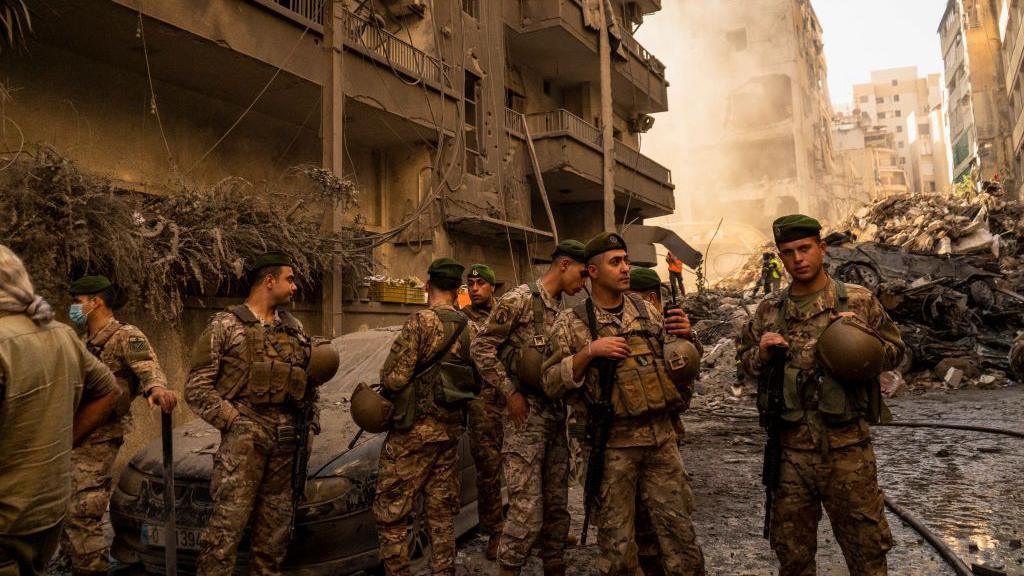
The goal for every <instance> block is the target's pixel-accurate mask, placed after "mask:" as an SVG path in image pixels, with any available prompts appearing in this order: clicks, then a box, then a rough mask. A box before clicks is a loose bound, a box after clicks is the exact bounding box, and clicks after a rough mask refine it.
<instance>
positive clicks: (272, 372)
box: [248, 360, 306, 406]
mask: <svg viewBox="0 0 1024 576" xmlns="http://www.w3.org/2000/svg"><path fill="white" fill-rule="evenodd" d="M248 392H249V400H250V401H251V402H252V403H253V405H257V406H258V405H263V404H284V403H285V402H286V401H288V400H289V399H290V400H292V401H294V402H301V401H302V399H303V398H305V397H306V371H305V370H303V369H302V368H299V367H297V366H292V365H291V364H289V363H287V362H281V361H279V360H264V361H260V362H252V363H251V364H250V366H249V386H248Z"/></svg>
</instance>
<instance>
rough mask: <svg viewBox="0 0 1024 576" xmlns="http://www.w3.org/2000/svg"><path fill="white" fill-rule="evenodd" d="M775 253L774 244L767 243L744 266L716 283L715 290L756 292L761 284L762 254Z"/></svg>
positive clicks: (753, 253) (752, 254)
mask: <svg viewBox="0 0 1024 576" xmlns="http://www.w3.org/2000/svg"><path fill="white" fill-rule="evenodd" d="M765 252H775V243H774V242H765V243H764V244H762V245H761V246H760V247H759V248H758V249H757V250H755V251H754V252H752V253H751V254H750V256H749V257H748V258H747V260H746V261H745V262H744V263H743V265H742V266H740V267H739V268H736V269H735V270H733V271H732V272H731V273H730V274H729V275H727V276H724V277H723V278H721V279H719V280H718V281H717V282H715V288H718V289H721V290H728V291H739V290H751V291H752V290H754V289H755V288H756V287H757V286H758V284H759V283H760V282H761V268H762V267H763V265H764V258H763V256H762V254H764V253H765Z"/></svg>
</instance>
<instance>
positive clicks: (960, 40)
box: [938, 0, 1015, 187]
mask: <svg viewBox="0 0 1024 576" xmlns="http://www.w3.org/2000/svg"><path fill="white" fill-rule="evenodd" d="M998 17H999V14H998V12H997V8H996V1H995V0H949V1H948V2H947V4H946V11H945V12H944V13H943V16H942V21H941V22H940V24H939V30H938V32H939V37H940V39H941V45H942V59H943V62H944V63H945V79H946V98H947V101H948V106H947V115H948V118H949V133H950V134H949V135H950V143H951V148H952V173H953V180H954V182H956V181H959V180H960V179H962V178H963V177H964V176H966V175H971V176H973V177H974V179H975V180H993V179H998V180H1001V181H1003V182H1004V183H1006V184H1008V185H1010V186H1011V187H1012V186H1013V181H1014V176H1015V175H1014V170H1013V162H1012V158H1013V155H1012V154H1011V152H1010V138H1011V135H1012V127H1011V126H1010V114H1009V103H1008V99H1007V92H1006V84H1005V83H1006V75H1005V74H1004V73H1003V59H1002V56H1001V42H1000V35H999V22H998Z"/></svg>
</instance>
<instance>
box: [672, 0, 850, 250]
mask: <svg viewBox="0 0 1024 576" xmlns="http://www.w3.org/2000/svg"><path fill="white" fill-rule="evenodd" d="M685 2H686V4H687V6H689V7H690V8H692V10H690V11H689V12H688V14H692V15H695V16H696V17H698V18H705V20H704V21H701V22H700V25H697V26H688V28H690V29H691V30H690V32H689V34H688V35H687V36H686V37H684V38H683V39H682V40H683V43H684V48H685V49H686V50H687V51H688V52H689V53H691V54H692V55H693V56H694V57H693V58H692V60H693V61H694V62H695V63H697V65H698V66H699V68H696V69H695V74H694V75H697V74H699V75H700V76H701V77H700V78H696V77H695V78H693V80H692V85H693V88H691V89H688V90H687V97H688V104H687V105H688V107H690V108H691V109H692V110H694V111H696V113H697V114H699V115H701V116H702V117H703V120H702V121H703V126H702V127H701V128H698V131H699V132H701V134H700V135H699V136H698V137H697V138H699V140H698V141H699V142H700V145H699V146H696V147H693V148H690V149H689V150H688V151H687V154H688V156H689V159H688V162H687V164H688V165H689V166H691V167H692V169H690V170H688V171H687V173H686V174H683V175H682V178H681V179H680V182H681V183H682V185H683V187H684V189H686V190H694V191H701V193H699V194H698V193H696V192H695V193H693V194H690V195H689V198H690V201H691V202H692V211H693V212H694V213H696V214H698V215H700V217H701V218H702V219H704V220H709V221H712V222H717V221H718V219H719V218H721V217H725V218H727V219H728V220H729V221H730V222H736V223H742V224H747V225H750V226H753V227H755V228H757V229H760V230H763V231H765V232H766V233H767V232H768V227H769V225H770V222H771V221H772V219H773V217H775V216H778V215H783V214H788V213H792V212H797V211H803V212H808V213H812V214H817V215H820V216H821V217H822V218H824V219H829V218H830V217H839V216H840V215H839V214H838V213H836V211H835V210H834V205H833V203H832V201H831V193H830V190H829V182H830V175H831V173H832V172H833V170H834V168H835V166H834V151H833V146H832V141H831V122H832V104H831V99H830V98H829V94H828V83H827V67H826V63H825V53H824V46H823V43H822V29H821V25H820V23H819V21H818V18H817V15H816V14H815V12H814V9H813V7H812V6H811V2H809V1H807V0H722V1H720V2H715V3H714V5H713V8H712V7H708V5H707V4H706V3H705V2H703V1H702V0H685ZM708 85H710V86H708Z"/></svg>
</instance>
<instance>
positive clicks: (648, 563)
mask: <svg viewBox="0 0 1024 576" xmlns="http://www.w3.org/2000/svg"><path fill="white" fill-rule="evenodd" d="M672 427H673V428H675V431H676V436H677V437H678V441H677V445H680V446H681V445H682V443H683V438H685V437H686V427H685V425H684V424H683V418H682V415H680V416H679V417H678V418H673V419H672ZM683 481H684V482H685V481H686V478H685V474H684V477H683ZM643 500H644V496H643V490H637V492H636V547H637V553H638V555H639V560H640V569H641V570H643V572H644V576H662V575H663V574H665V568H664V566H662V564H661V547H660V546H659V545H658V533H657V532H655V531H654V524H653V523H652V522H651V513H650V512H648V511H647V507H646V506H644V502H643Z"/></svg>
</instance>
